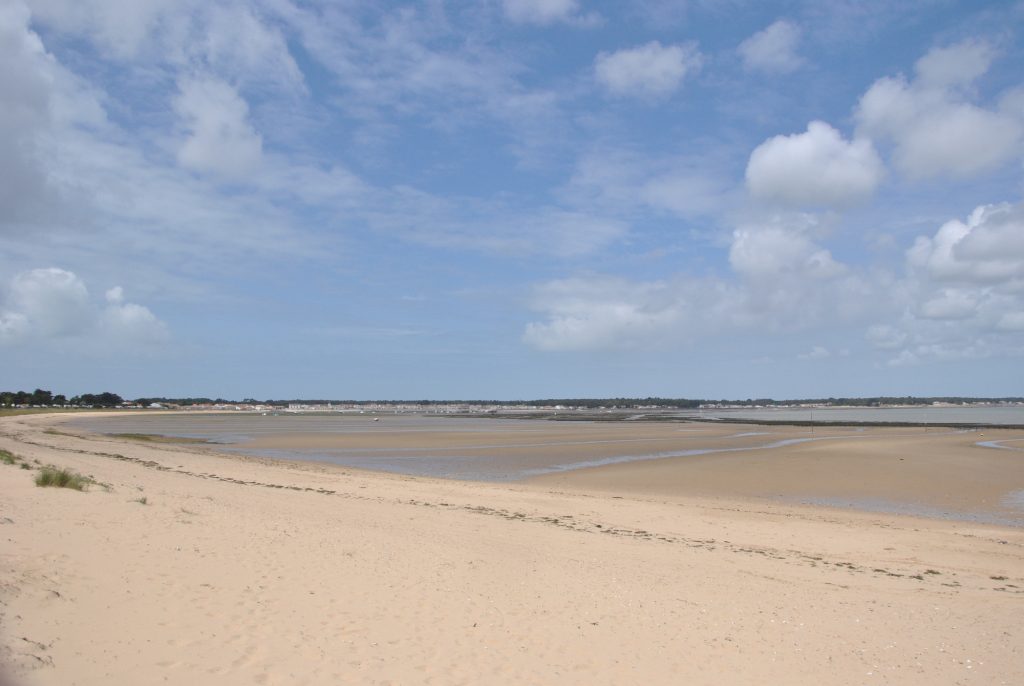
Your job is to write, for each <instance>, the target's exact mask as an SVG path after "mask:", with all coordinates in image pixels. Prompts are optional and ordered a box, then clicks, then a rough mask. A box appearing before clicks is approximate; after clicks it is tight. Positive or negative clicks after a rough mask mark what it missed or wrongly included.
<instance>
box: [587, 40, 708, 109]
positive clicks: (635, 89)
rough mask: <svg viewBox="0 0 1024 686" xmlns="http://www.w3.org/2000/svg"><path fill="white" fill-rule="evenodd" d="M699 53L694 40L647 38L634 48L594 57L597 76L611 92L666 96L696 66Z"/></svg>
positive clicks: (603, 53)
mask: <svg viewBox="0 0 1024 686" xmlns="http://www.w3.org/2000/svg"><path fill="white" fill-rule="evenodd" d="M702 62H703V57H702V56H701V54H700V51H699V50H698V49H697V46H696V44H695V43H685V44H681V45H662V44H661V43H660V42H658V41H651V42H650V43H647V44H646V45H641V46H639V47H636V48H629V49H624V50H619V51H617V52H613V53H606V52H602V53H600V54H599V55H598V56H597V58H596V59H595V60H594V71H595V73H596V74H597V80H598V81H599V82H600V83H601V84H602V85H604V87H605V88H607V89H608V91H609V92H611V93H612V94H614V95H639V96H645V97H661V96H666V95H668V94H670V93H672V92H673V91H675V90H676V89H677V88H678V87H679V84H680V83H682V81H683V79H684V78H685V77H686V76H687V75H688V74H691V73H693V72H695V71H697V70H698V69H700V66H701V64H702Z"/></svg>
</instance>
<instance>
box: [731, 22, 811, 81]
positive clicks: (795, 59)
mask: <svg viewBox="0 0 1024 686" xmlns="http://www.w3.org/2000/svg"><path fill="white" fill-rule="evenodd" d="M799 42H800V27H798V26H797V25H796V24H794V23H793V22H791V21H786V20H785V19H780V20H778V21H776V22H775V23H774V24H771V25H770V26H768V27H767V28H765V29H763V30H761V31H758V32H757V33H755V34H754V35H753V36H751V37H750V38H748V39H747V40H745V41H743V42H742V43H740V47H739V53H740V56H741V57H742V58H743V64H744V66H746V67H747V69H752V70H757V71H764V72H773V73H778V74H784V73H788V72H791V71H795V70H796V69H798V68H799V67H800V65H801V64H803V60H801V59H800V56H799V55H798V54H797V52H796V48H797V44H798V43H799Z"/></svg>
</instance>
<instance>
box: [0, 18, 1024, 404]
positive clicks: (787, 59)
mask: <svg viewBox="0 0 1024 686" xmlns="http://www.w3.org/2000/svg"><path fill="white" fill-rule="evenodd" d="M1022 28H1024V3H1021V2H992V3H982V2H943V1H938V0H935V1H923V2H921V1H919V2H893V1H888V2H871V1H869V0H863V1H855V0H838V1H835V2H820V1H807V2H776V3H769V2H744V1H742V0H719V1H712V0H703V1H702V0H690V1H676V0H654V1H649V2H640V1H636V2H630V1H627V0H623V1H621V2H607V3H602V2H589V1H587V0H492V1H490V2H488V1H483V2H473V3H454V2H421V3H386V2H360V1H359V0H348V1H345V2H327V1H322V2H320V1H314V0H310V1H308V2H297V1H295V0H237V1H230V0H229V1H225V2H218V3H208V2H201V1H199V0H5V1H4V2H3V3H0V62H2V63H3V64H4V65H5V68H4V69H3V70H0V179H2V183H0V246H2V250H0V359H2V363H0V386H2V387H4V388H12V389H18V388H25V389H29V390H31V389H32V388H35V387H37V386H41V387H43V388H51V389H53V390H54V391H55V392H64V393H68V394H73V393H81V392H98V391H100V390H112V391H115V392H118V393H120V394H122V395H124V396H126V397H135V396H142V395H166V396H180V395H210V396H221V397H234V398H241V397H246V396H251V397H257V398H269V397H275V398H282V397H330V398H361V399H372V398H436V399H444V398H500V399H514V398H541V397H572V396H619V395H625V396H648V395H660V396H670V397H708V398H720V397H729V398H737V397H739V398H746V397H765V396H772V397H777V398H783V397H810V396H841V395H879V394H887V395H888V394H891V395H910V394H913V395H940V394H964V395H993V396H994V395H1020V394H1021V393H1024V390H1022V389H1024V385H1022V381H1024V373H1022V372H1021V369H1022V364H1021V363H1022V352H1024V203H1022V191H1024V76H1022V75H1024V41H1022V38H1021V31H1022Z"/></svg>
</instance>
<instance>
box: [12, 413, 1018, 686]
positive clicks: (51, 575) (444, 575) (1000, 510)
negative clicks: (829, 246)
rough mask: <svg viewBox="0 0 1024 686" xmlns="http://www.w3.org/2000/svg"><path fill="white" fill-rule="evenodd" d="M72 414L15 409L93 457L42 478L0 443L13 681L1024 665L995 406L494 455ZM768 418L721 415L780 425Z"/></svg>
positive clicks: (565, 675) (511, 676)
mask: <svg viewBox="0 0 1024 686" xmlns="http://www.w3.org/2000/svg"><path fill="white" fill-rule="evenodd" d="M66 420H67V416H58V415H28V416H14V417H4V418H0V448H3V449H6V450H8V451H10V452H12V453H14V454H15V455H17V456H18V457H19V458H20V460H21V461H22V462H25V463H27V464H29V465H30V466H33V467H35V466H36V462H38V463H40V464H47V465H56V466H59V467H67V468H71V469H74V470H76V471H78V472H81V473H83V474H87V475H89V476H91V477H92V478H93V479H95V481H96V482H97V485H93V486H90V487H89V488H88V489H87V490H86V491H85V492H77V491H72V490H68V489H57V488H39V487H36V486H35V485H34V483H33V475H34V473H35V472H34V471H33V470H32V469H21V468H19V466H18V465H0V483H2V492H3V494H4V497H3V499H2V501H0V527H2V529H0V531H2V533H3V540H4V544H3V547H2V548H0V580H2V581H0V639H2V640H0V646H2V648H0V664H2V665H3V667H2V670H3V671H2V672H0V674H2V675H3V676H2V677H0V682H3V681H4V679H6V681H7V683H9V684H15V685H19V686H20V685H27V686H32V685H35V684H78V685H83V686H85V685H93V684H97V685H98V684H110V683H131V684H157V683H169V684H177V683H192V684H254V683H255V684H337V683H351V684H479V683H489V684H494V683H497V684H513V683H514V684H521V683H533V684H633V683H636V684H639V683H643V684H678V683H691V684H765V683H785V684H819V683H822V682H823V681H827V682H828V683H834V684H873V683H878V684H929V685H931V684H986V685H987V684H1019V683H1024V649H1022V647H1021V646H1022V645H1024V641H1022V633H1024V624H1022V622H1021V619H1020V617H1021V612H1022V610H1024V528H1021V527H1012V526H1001V525H998V524H992V523H989V522H986V521H981V520H980V519H979V518H978V516H977V515H979V514H980V515H984V516H987V517H990V518H993V519H998V518H999V517H1007V518H1012V517H1014V516H1020V509H1019V508H1017V507H1016V506H1015V505H1014V501H1012V499H1011V500H1007V498H1008V497H1010V496H1012V494H1014V493H1016V492H1018V491H1020V490H1021V489H1024V467H1022V465H1024V459H1022V455H1021V453H1020V451H1016V450H996V449H990V448H980V447H978V446H976V443H977V442H978V441H979V440H980V439H979V437H978V436H977V435H976V434H973V433H954V432H949V431H939V430H934V429H933V430H929V431H924V430H917V431H909V430H907V429H895V428H893V429H873V430H869V431H861V432H854V431H852V430H842V429H837V430H835V433H836V435H835V437H834V438H831V439H830V440H819V441H815V442H806V443H799V444H792V445H786V446H782V447H777V448H768V449H762V450H756V451H749V452H721V453H711V454H706V455H696V456H691V457H686V458H673V459H662V460H650V461H642V462H625V463H619V464H607V465H604V466H599V467H594V468H590V469H581V470H575V471H570V472H563V473H552V474H547V475H542V476H537V477H534V478H532V479H529V480H528V481H526V482H515V483H474V482H465V481H449V480H440V479H432V478H424V477H410V476H402V475H394V474H384V473H377V472H370V471H365V470H359V469H354V468H351V467H340V466H337V465H331V464H324V463H311V462H286V461H280V460H271V459H265V458H250V457H242V456H237V455H227V454H222V453H217V452H214V451H213V450H212V449H210V448H209V447H205V446H200V445H185V444H183V445H177V444H170V443H158V442H146V441H129V440H125V439H116V438H111V437H107V436H101V435H95V434H87V433H83V432H82V431H81V430H79V429H71V428H68V427H66V426H64V423H65V422H66ZM685 428H691V429H692V428H698V429H703V428H704V427H703V426H702V425H692V426H680V425H661V424H658V425H653V424H643V423H630V424H628V425H625V426H623V425H621V424H620V425H618V426H612V425H609V426H604V425H601V426H594V425H582V424H581V425H575V426H554V425H553V426H551V427H550V429H548V431H549V433H548V434H543V433H537V432H532V433H530V434H529V436H523V435H520V434H518V433H517V432H516V430H515V429H514V428H513V429H510V430H509V432H508V433H505V434H499V433H498V432H494V433H492V434H487V433H486V432H483V433H481V432H478V433H474V434H472V435H470V434H458V435H456V434H451V435H443V432H441V433H438V432H435V433H434V435H432V436H431V437H428V436H426V435H415V433H403V434H401V435H389V434H388V433H387V432H386V431H382V432H381V433H380V434H378V435H363V436H360V437H358V439H353V440H355V441H357V442H358V445H352V446H349V447H351V448H352V449H355V448H360V449H378V448H381V449H391V448H397V447H402V446H407V447H408V446H417V447H419V448H422V449H424V450H428V451H429V450H433V451H436V452H437V453H438V454H442V453H444V452H445V451H446V450H452V451H455V452H457V451H458V450H459V449H460V448H472V447H473V446H478V445H483V444H487V445H504V446H506V447H503V448H500V449H499V450H498V452H499V453H500V454H501V455H503V456H505V458H512V457H515V458H516V459H523V460H531V459H539V457H536V456H537V455H540V454H541V453H542V452H543V451H545V450H552V449H555V448H554V445H555V444H558V445H559V446H560V447H558V448H557V449H558V450H562V451H567V452H566V453H565V455H564V456H565V458H566V459H568V460H569V461H572V460H576V458H577V457H578V458H580V460H586V459H600V458H602V457H615V455H617V454H620V453H621V452H622V451H623V450H625V448H624V447H623V446H625V445H629V446H630V447H629V448H628V449H629V450H630V451H634V450H635V451H638V452H639V451H649V452H657V451H659V450H663V449H665V447H666V446H669V447H670V448H671V446H674V445H676V442H678V441H685V440H689V439H685V438H680V434H679V430H680V429H685ZM747 429H749V430H744V428H743V427H740V428H737V427H736V426H730V427H708V428H707V429H706V431H705V434H706V435H705V436H703V438H702V439H701V440H706V441H708V442H710V443H712V444H717V445H720V446H729V445H733V444H735V443H737V442H740V443H742V442H756V441H763V440H764V439H765V437H764V436H763V435H760V436H755V435H747V436H744V435H740V434H744V433H749V434H754V433H757V432H763V431H766V430H765V429H763V428H760V429H758V428H756V427H755V428H750V427H747ZM716 431H717V432H721V434H720V435H719V434H716V433H714V432H716ZM770 431H771V432H775V433H777V434H778V436H777V437H778V439H779V440H785V438H784V437H785V436H791V437H796V436H798V435H799V436H804V435H806V433H807V429H806V428H804V429H786V428H779V427H773V428H771V429H770ZM669 432H675V436H671V435H668V434H669ZM844 432H845V433H844ZM775 437H776V436H772V438H775ZM1019 438H1021V435H1020V433H1019V432H1016V433H1015V432H1013V431H1011V430H999V431H991V432H990V431H986V435H985V437H984V439H985V440H1007V441H1010V440H1013V439H1019ZM260 440H262V441H264V442H263V443H261V444H260V445H262V446H263V447H267V448H272V447H273V446H274V445H276V444H274V441H275V440H279V439H278V438H274V437H265V438H263V439H260ZM307 440H308V441H311V442H316V441H326V442H330V441H331V440H336V439H331V438H330V437H324V436H319V437H318V436H310V437H308V438H307ZM432 441H433V443H431V442H432ZM716 442H717V443H716ZM333 445H336V444H333ZM1007 445H1014V444H1007ZM1015 445H1018V446H1020V445H1022V444H1021V443H1016V444H1015ZM812 499H819V500H820V501H821V502H824V501H826V500H827V501H829V502H834V503H835V504H838V505H840V507H822V506H812V505H806V504H801V502H802V501H805V502H806V501H810V500H812ZM866 502H902V503H906V502H912V503H914V504H916V506H917V507H918V512H919V514H920V513H928V512H934V513H936V514H937V515H938V516H935V517H927V518H926V517H920V516H906V515H898V514H890V513H884V512H869V511H864V510H863V508H861V509H858V508H857V506H858V504H863V503H866ZM843 503H845V504H846V505H845V506H844V505H843ZM943 513H948V514H949V515H950V518H943V517H942V516H941V515H943Z"/></svg>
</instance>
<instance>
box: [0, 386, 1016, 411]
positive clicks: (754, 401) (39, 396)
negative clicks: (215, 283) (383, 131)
mask: <svg viewBox="0 0 1024 686" xmlns="http://www.w3.org/2000/svg"><path fill="white" fill-rule="evenodd" d="M936 402H939V403H952V404H960V403H984V402H989V403H1000V402H1024V397H1004V398H974V397H967V396H938V397H916V396H909V395H908V396H877V397H871V398H832V397H829V398H803V399H797V400H775V399H773V398H747V399H746V400H707V399H704V400H701V399H693V398H657V397H647V398H545V399H540V400H336V399H335V400H327V399H319V398H318V399H311V398H296V399H292V400H256V399H254V398H244V399H242V400H227V399H224V398H212V399H211V398H205V397H190V398H163V397H150V398H137V399H135V400H132V401H129V404H133V405H140V406H142V407H149V406H151V405H154V404H160V405H165V406H166V405H177V406H180V407H190V406H193V405H267V406H270V407H287V406H288V405H289V404H292V403H296V404H302V405H327V404H334V405H422V406H425V407H430V406H437V407H447V406H452V405H518V406H521V407H554V406H558V405H561V406H562V407H582V408H587V409H606V408H618V409H640V408H645V407H658V408H670V409H679V410H694V409H697V408H699V407H700V406H702V405H732V406H736V407H774V406H781V405H833V406H852V407H880V406H884V405H931V404H933V403H936ZM123 404H125V401H124V399H123V398H121V396H119V395H118V394H116V393H110V392H104V393H97V394H93V393H83V394H82V395H76V396H72V397H71V398H67V397H65V396H64V395H61V394H53V393H51V392H50V391H47V390H43V389H41V388H37V389H35V390H34V391H32V392H28V391H0V406H3V407H13V406H16V405H27V406H39V407H66V406H70V407H118V406H120V405H123Z"/></svg>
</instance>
